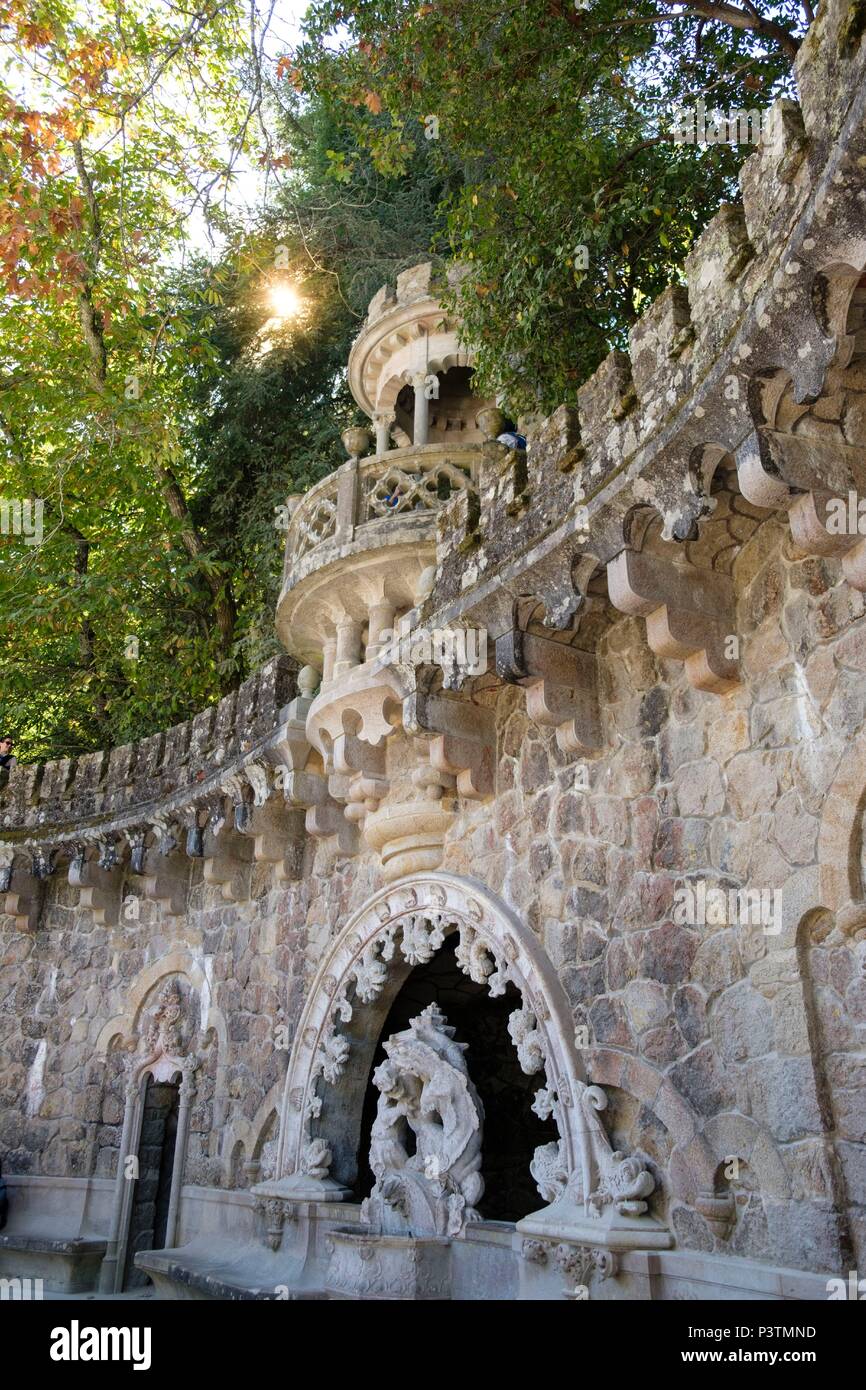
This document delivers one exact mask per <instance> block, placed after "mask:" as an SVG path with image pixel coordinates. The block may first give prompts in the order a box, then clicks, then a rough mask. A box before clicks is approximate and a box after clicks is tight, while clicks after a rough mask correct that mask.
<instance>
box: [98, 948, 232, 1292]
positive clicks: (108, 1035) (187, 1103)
mask: <svg viewBox="0 0 866 1390" xmlns="http://www.w3.org/2000/svg"><path fill="white" fill-rule="evenodd" d="M156 968H157V967H151V969H150V970H148V971H145V972H142V974H143V975H144V976H146V977H147V979H146V980H143V979H142V978H141V977H140V978H139V980H138V981H137V989H136V990H135V991H134V996H135V1002H134V1004H133V1000H132V999H131V1000H130V1004H131V1010H130V1012H131V1015H132V1019H133V1025H134V1026H133V1030H132V1035H131V1037H129V1038H128V1039H126V1038H125V1039H124V1042H125V1047H126V1049H127V1051H128V1052H129V1055H128V1056H127V1057H126V1058H125V1072H126V1082H125V1086H124V1111H123V1129H122V1133H121V1139H120V1149H119V1152H118V1156H117V1173H116V1175H115V1183H114V1200H113V1203H112V1213H111V1226H110V1230H109V1236H108V1241H107V1244H106V1250H105V1255H104V1257H103V1261H102V1267H101V1269H100V1276H99V1286H100V1289H101V1290H102V1291H103V1292H104V1293H112V1294H116V1293H120V1292H121V1290H122V1287H123V1277H124V1271H125V1268H126V1255H127V1246H128V1242H129V1231H130V1220H131V1216H132V1208H133V1199H134V1192H135V1185H136V1183H137V1181H138V1177H139V1174H138V1170H137V1160H138V1152H139V1144H140V1141H141V1130H142V1122H143V1119H144V1103H145V1095H146V1092H147V1085H148V1081H149V1080H151V1079H152V1080H153V1081H155V1082H174V1081H175V1079H178V1080H179V1088H178V1093H179V1094H178V1099H179V1109H178V1117H177V1131H176V1134H175V1141H174V1158H173V1164H172V1173H171V1186H170V1189H169V1200H168V1214H167V1218H166V1234H165V1246H166V1248H169V1247H171V1246H172V1245H174V1243H175V1240H176V1237H177V1231H178V1218H179V1214H180V1194H181V1188H182V1185H183V1173H184V1164H185V1161H186V1149H187V1138H188V1134H189V1122H190V1112H191V1109H192V1103H193V1100H194V1099H195V1093H196V1079H195V1078H196V1072H197V1071H198V1070H199V1068H200V1067H201V1066H202V1063H203V1055H202V1052H201V1050H200V1048H198V1047H197V1046H196V1042H197V1039H198V1037H200V1036H204V1034H200V1033H199V1032H198V1030H196V1029H195V1028H194V1027H190V1026H189V1020H185V1019H184V1012H185V1001H184V996H183V994H182V993H181V989H180V983H179V977H180V978H183V979H185V981H186V983H187V984H190V983H191V981H190V978H189V976H184V975H181V973H180V971H179V969H177V968H175V969H173V970H171V972H170V973H167V972H166V971H165V962H162V963H161V969H160V973H159V974H158V975H157V976H156V977H155V978H154V975H153V971H154V969H156ZM160 979H162V980H163V985H162V988H161V990H160V991H159V994H158V995H157V997H156V999H155V1000H154V1001H153V1003H154V1005H155V1007H154V1008H153V1010H152V1012H151V1014H150V1016H149V1017H148V1018H147V1019H146V1018H145V1014H144V1010H145V1008H146V1007H147V1001H148V998H149V996H152V992H153V989H154V985H155V984H156V983H157V982H158V981H159V980H160ZM201 980H202V983H203V984H207V979H206V976H205V975H204V974H202V975H201ZM185 1025H186V1026H185ZM118 1033H119V1029H118V1027H117V1020H112V1021H111V1022H110V1023H109V1024H107V1025H106V1027H105V1028H104V1029H103V1030H102V1033H101V1035H100V1043H101V1044H102V1045H103V1047H106V1048H107V1046H108V1044H109V1043H110V1042H111V1040H112V1039H113V1038H115V1037H117V1036H118ZM121 1036H123V1034H121ZM130 1047H131V1048H132V1049H134V1050H132V1051H129V1048H130ZM130 1160H133V1161H134V1164H135V1166H134V1167H133V1168H132V1169H130V1168H129V1167H128V1165H129V1162H130Z"/></svg>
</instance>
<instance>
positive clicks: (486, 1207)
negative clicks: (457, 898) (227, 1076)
mask: <svg viewBox="0 0 866 1390" xmlns="http://www.w3.org/2000/svg"><path fill="white" fill-rule="evenodd" d="M458 945H459V938H458V936H457V934H456V933H452V934H451V935H449V936H448V937H447V938H446V939H445V941H444V942H443V944H442V946H440V948H439V950H438V951H437V952H436V953H435V955H434V956H433V957H432V959H431V960H429V961H427V962H426V963H424V964H420V965H416V966H415V968H414V969H413V970H412V971H411V973H410V974H409V975H408V977H407V978H406V980H405V982H404V984H403V985H402V987H401V988H400V990H399V992H398V993H397V995H396V998H395V999H394V1002H393V1003H392V1005H391V1008H390V1010H389V1012H388V1015H387V1018H386V1019H385V1023H384V1025H383V1028H382V1033H381V1036H380V1038H379V1042H378V1046H377V1047H376V1051H375V1053H374V1055H373V1061H372V1064H371V1068H370V1074H369V1077H370V1079H368V1083H367V1090H366V1094H365V1097H364V1108H363V1113H362V1117H361V1132H360V1139H359V1144H358V1160H357V1162H358V1179H357V1188H356V1191H357V1195H358V1196H359V1197H367V1196H369V1194H370V1191H371V1189H372V1186H373V1173H372V1170H371V1168H370V1163H369V1150H370V1132H371V1129H372V1126H373V1121H374V1119H375V1115H376V1106H377V1103H378V1096H379V1093H378V1091H377V1090H376V1088H375V1087H374V1086H373V1084H372V1074H373V1072H374V1071H375V1069H376V1068H377V1067H378V1066H379V1064H380V1063H381V1062H382V1061H383V1060H384V1057H385V1050H384V1043H385V1041H386V1040H387V1039H388V1038H390V1037H391V1036H392V1035H393V1034H394V1033H398V1032H402V1031H403V1030H404V1029H406V1028H407V1027H408V1026H409V1023H410V1021H411V1020H412V1018H413V1017H415V1016H416V1015H418V1014H420V1013H421V1012H422V1010H424V1009H425V1008H426V1007H427V1006H428V1005H429V1004H431V1003H436V1004H437V1005H438V1006H439V1008H440V1009H441V1010H442V1013H443V1014H444V1015H445V1016H446V1018H447V1019H448V1022H449V1024H451V1025H452V1027H454V1028H455V1030H456V1032H455V1037H456V1040H457V1041H458V1042H460V1043H464V1044H465V1045H466V1062H467V1066H468V1069H469V1074H470V1076H471V1078H472V1082H473V1085H474V1086H475V1088H476V1090H477V1092H478V1094H479V1096H480V1099H481V1102H482V1104H483V1106H484V1139H483V1145H482V1166H481V1175H482V1177H483V1179H484V1193H483V1196H482V1198H481V1200H480V1202H479V1203H478V1209H479V1211H480V1213H481V1215H482V1217H484V1219H485V1220H488V1221H519V1220H520V1219H521V1217H524V1216H528V1215H529V1213H530V1212H532V1211H535V1210H536V1208H537V1207H538V1205H539V1194H538V1188H537V1187H536V1184H535V1181H534V1179H533V1177H532V1174H531V1172H530V1164H531V1162H532V1160H533V1156H534V1153H535V1150H536V1149H537V1148H538V1147H539V1146H540V1145H544V1144H549V1143H555V1142H556V1140H557V1138H558V1134H557V1129H556V1125H555V1123H554V1121H553V1120H552V1118H550V1117H548V1118H546V1119H541V1118H539V1116H538V1115H536V1114H535V1113H534V1111H533V1109H532V1106H533V1103H534V1097H535V1093H536V1091H537V1090H538V1078H537V1077H534V1076H532V1075H527V1074H526V1073H525V1072H524V1071H522V1070H521V1067H520V1064H519V1061H518V1058H517V1052H516V1051H515V1048H514V1045H513V1043H512V1041H511V1038H510V1037H509V1034H508V1020H509V1017H510V1016H511V1015H512V1014H513V1013H514V1012H515V1011H516V1010H518V1009H520V1007H521V998H520V994H519V993H518V991H517V989H516V988H515V987H514V985H511V984H509V985H506V987H505V989H504V992H503V993H502V994H501V995H499V996H498V997H497V998H495V999H491V998H490V996H489V994H488V992H487V989H486V988H485V986H484V985H483V984H479V983H478V982H477V981H475V980H472V979H470V978H469V977H468V976H467V975H466V974H464V973H463V971H462V970H461V969H460V966H459V964H458V961H457V948H458Z"/></svg>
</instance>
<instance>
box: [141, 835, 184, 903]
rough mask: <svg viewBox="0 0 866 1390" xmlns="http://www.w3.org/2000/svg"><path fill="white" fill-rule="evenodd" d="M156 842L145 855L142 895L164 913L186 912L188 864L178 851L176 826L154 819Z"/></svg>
mask: <svg viewBox="0 0 866 1390" xmlns="http://www.w3.org/2000/svg"><path fill="white" fill-rule="evenodd" d="M152 828H153V831H154V835H155V837H156V843H155V845H154V846H153V848H152V849H150V850H148V851H147V852H146V854H145V857H144V863H143V873H142V888H141V891H142V897H144V898H146V899H147V901H148V902H152V903H156V904H157V905H158V906H159V907H161V908H162V911H163V914H164V915H165V916H166V917H182V916H183V914H184V913H185V912H186V900H187V889H188V887H189V866H188V865H187V862H186V858H185V857H184V856H183V855H181V854H179V853H177V850H178V835H179V833H180V832H179V830H178V828H177V827H176V826H175V824H174V823H173V822H171V821H166V820H156V821H154V822H153V827H152Z"/></svg>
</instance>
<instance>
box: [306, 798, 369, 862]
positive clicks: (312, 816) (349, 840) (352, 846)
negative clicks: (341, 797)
mask: <svg viewBox="0 0 866 1390" xmlns="http://www.w3.org/2000/svg"><path fill="white" fill-rule="evenodd" d="M305 825H306V827H307V834H308V835H312V837H313V838H314V839H316V840H324V839H327V837H328V836H329V835H336V837H337V843H338V844H339V846H340V849H341V850H342V851H343V853H344V854H354V853H355V851H356V849H357V848H358V835H357V831H356V829H355V827H354V825H351V824H350V823H349V821H347V820H346V817H345V815H344V813H343V808H342V806H338V805H337V802H336V801H332V800H330V798H329V799H328V800H326V801H323V802H320V803H319V804H318V805H315V806H310V807H309V809H308V810H307V814H306V818H305Z"/></svg>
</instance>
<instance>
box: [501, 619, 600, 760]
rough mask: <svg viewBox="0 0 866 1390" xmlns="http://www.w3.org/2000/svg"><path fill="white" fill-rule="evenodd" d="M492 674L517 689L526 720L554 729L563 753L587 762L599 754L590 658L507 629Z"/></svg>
mask: <svg viewBox="0 0 866 1390" xmlns="http://www.w3.org/2000/svg"><path fill="white" fill-rule="evenodd" d="M496 673H497V675H498V676H500V677H501V679H502V680H504V681H508V682H509V683H510V684H513V685H522V686H523V688H524V689H525V691H526V713H527V714H528V716H529V718H530V719H531V720H533V722H534V723H536V724H542V725H545V726H552V727H554V728H555V729H556V741H557V743H558V744H559V747H560V748H561V749H562V751H563V752H564V753H579V754H581V755H582V756H583V757H591V756H593V755H594V754H596V753H598V752H600V751H601V746H602V738H601V725H600V719H599V711H598V670H597V663H596V658H595V656H594V655H593V654H592V653H590V652H583V651H580V650H578V649H577V648H576V647H571V646H568V645H567V644H565V643H563V642H552V641H550V640H549V639H548V638H546V637H536V636H534V635H533V634H532V633H528V632H521V631H520V630H519V629H518V628H512V629H511V631H510V632H506V633H504V634H503V636H502V637H500V638H498V639H497V642H496Z"/></svg>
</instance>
